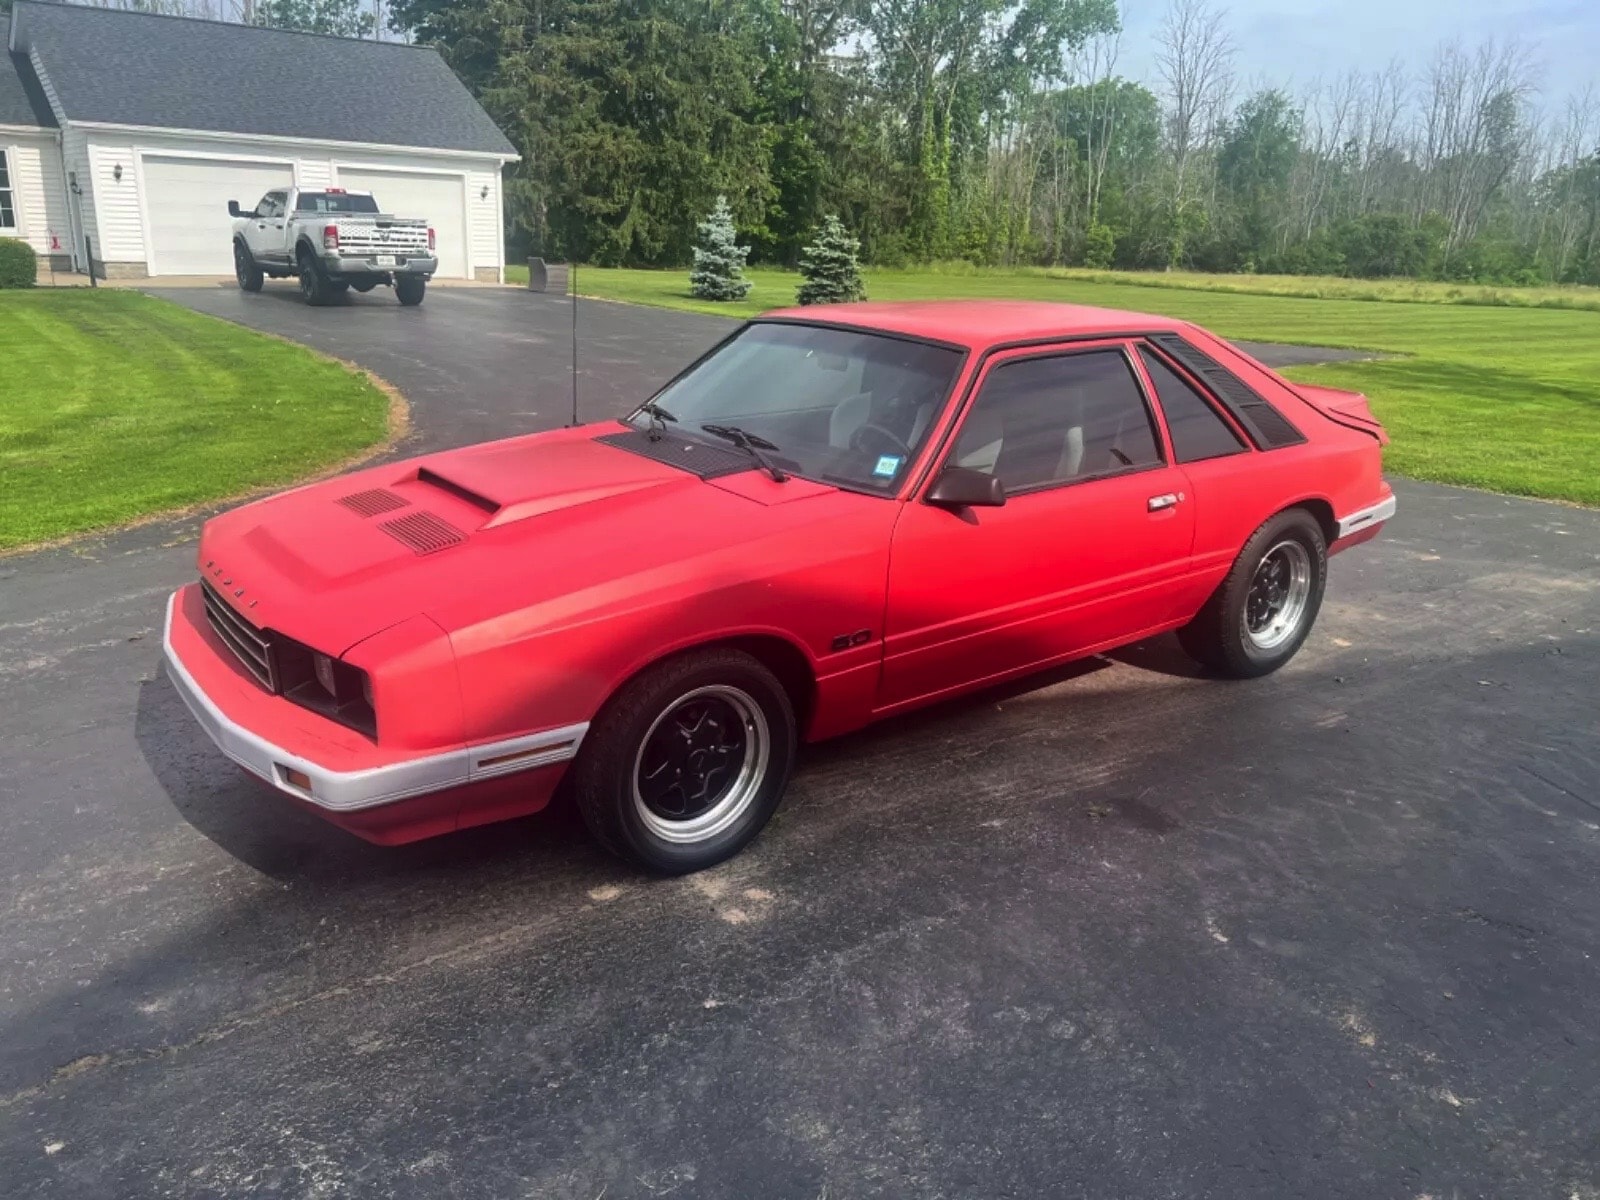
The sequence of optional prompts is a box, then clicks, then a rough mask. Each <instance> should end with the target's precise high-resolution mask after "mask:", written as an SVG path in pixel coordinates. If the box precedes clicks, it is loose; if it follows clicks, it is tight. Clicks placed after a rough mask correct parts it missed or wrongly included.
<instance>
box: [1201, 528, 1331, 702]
mask: <svg viewBox="0 0 1600 1200" xmlns="http://www.w3.org/2000/svg"><path fill="white" fill-rule="evenodd" d="M1327 578H1328V546H1327V542H1326V540H1325V539H1324V537H1323V535H1322V527H1321V526H1320V525H1318V524H1317V521H1316V518H1315V517H1313V516H1312V515H1311V514H1310V513H1308V512H1306V511H1305V509H1303V508H1291V509H1289V510H1288V511H1287V512H1281V513H1279V514H1278V515H1277V516H1275V517H1273V518H1272V519H1271V520H1269V521H1267V522H1266V524H1264V525H1262V526H1261V528H1260V529H1257V530H1256V531H1255V533H1253V534H1251V535H1250V540H1249V541H1248V542H1246V543H1245V545H1244V549H1243V550H1241V551H1240V552H1239V557H1238V558H1237V559H1235V560H1234V564H1233V568H1232V569H1231V570H1230V571H1229V572H1228V577H1227V578H1226V579H1224V580H1223V581H1222V584H1221V586H1220V587H1218V588H1217V590H1216V591H1215V592H1214V593H1212V596H1211V599H1209V600H1207V601H1206V604H1205V607H1204V608H1202V609H1201V610H1200V613H1199V615H1198V616H1196V617H1195V619H1194V620H1193V621H1191V622H1189V624H1187V625H1185V626H1184V627H1183V628H1182V629H1180V630H1178V640H1179V641H1180V642H1181V643H1182V644H1183V648H1184V649H1185V650H1186V651H1188V652H1189V654H1190V655H1191V656H1192V657H1193V658H1194V659H1195V660H1196V661H1197V662H1200V663H1202V664H1203V665H1205V666H1208V667H1211V668H1212V669H1213V670H1216V671H1219V672H1221V673H1222V674H1224V675H1231V676H1233V677H1234V678H1236V679H1254V678H1256V677H1257V676H1261V675H1268V674H1271V673H1272V672H1273V671H1276V670H1277V669H1278V668H1279V667H1281V666H1283V664H1284V663H1286V662H1288V661H1289V660H1290V659H1291V658H1293V657H1294V656H1295V652H1296V651H1297V650H1299V649H1300V646H1301V644H1302V643H1303V642H1304V641H1305V640H1306V635H1307V634H1309V633H1310V632H1311V626H1312V624H1313V623H1314V622H1315V621H1316V619H1317V611H1318V610H1319V609H1320V608H1321V607H1322V592H1323V589H1324V587H1325V586H1326V584H1327Z"/></svg>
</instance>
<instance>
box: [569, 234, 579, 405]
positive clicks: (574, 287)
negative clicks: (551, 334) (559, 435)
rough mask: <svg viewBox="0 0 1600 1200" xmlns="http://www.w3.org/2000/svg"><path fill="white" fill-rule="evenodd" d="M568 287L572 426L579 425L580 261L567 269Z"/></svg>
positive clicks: (575, 261)
mask: <svg viewBox="0 0 1600 1200" xmlns="http://www.w3.org/2000/svg"><path fill="white" fill-rule="evenodd" d="M567 287H568V288H569V289H571V292H572V424H573V425H576V424H577V423H578V260H577V259H576V258H574V259H573V260H572V262H571V264H570V265H569V266H568V267H567Z"/></svg>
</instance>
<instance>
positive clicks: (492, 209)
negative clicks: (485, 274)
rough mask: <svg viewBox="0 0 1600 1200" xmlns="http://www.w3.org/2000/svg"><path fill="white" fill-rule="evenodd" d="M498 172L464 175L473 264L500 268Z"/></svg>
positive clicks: (500, 238) (500, 229)
mask: <svg viewBox="0 0 1600 1200" xmlns="http://www.w3.org/2000/svg"><path fill="white" fill-rule="evenodd" d="M502 211H503V210H502V209H501V207H500V172H499V171H498V170H495V171H474V172H472V174H470V175H468V176H467V229H468V236H469V239H470V241H469V245H470V250H469V254H470V256H471V260H472V264H471V265H472V266H473V267H494V268H495V269H496V270H497V271H498V270H499V269H500V247H501V245H502V242H503V238H502V236H501V231H502V226H501V217H500V214H501V212H502Z"/></svg>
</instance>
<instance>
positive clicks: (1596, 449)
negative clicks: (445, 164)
mask: <svg viewBox="0 0 1600 1200" xmlns="http://www.w3.org/2000/svg"><path fill="white" fill-rule="evenodd" d="M748 276H749V277H750V278H751V279H752V280H753V281H754V283H755V287H754V288H753V289H752V291H751V293H750V296H749V298H748V300H746V301H745V302H743V303H740V304H713V303H707V302H704V301H698V300H695V299H693V298H692V297H690V296H689V295H688V273H687V272H686V271H670V272H669V271H624V270H605V269H600V268H595V267H584V268H582V270H581V271H580V273H579V279H578V283H579V287H580V290H581V291H582V293H583V294H584V295H586V296H597V297H603V298H606V299H611V300H625V301H631V302H634V303H640V304H657V305H665V306H667V307H671V308H683V309H690V310H693V311H697V312H709V313H717V314H719V315H723V316H730V317H736V316H746V315H751V314H754V313H758V312H761V311H763V310H765V309H769V308H777V307H781V306H784V305H789V304H792V303H793V302H794V290H795V286H796V283H797V281H798V277H797V276H795V275H793V274H790V273H787V272H783V271H769V270H752V271H750V272H748ZM1165 280H1166V277H1164V276H1158V275H1135V276H1118V275H1115V274H1110V273H1094V272H1072V271H1052V272H1046V271H1038V270H1032V271H1029V270H1024V271H980V270H964V269H955V270H945V271H941V270H926V271H872V272H869V273H868V275H867V291H868V294H869V295H870V296H871V297H872V298H873V299H874V300H912V299H939V298H948V297H1010V298H1018V299H1023V298H1026V299H1038V300H1061V301H1068V302H1072V303H1077V304H1095V305H1100V306H1102V307H1106V308H1122V309H1132V310H1134V311H1143V312H1155V313H1162V314H1165V315H1169V316H1175V317H1181V318H1184V319H1186V320H1192V321H1195V322H1198V323H1199V324H1201V325H1204V326H1206V327H1207V328H1208V329H1211V330H1213V331H1215V332H1216V333H1219V334H1222V335H1223V336H1225V337H1231V338H1239V339H1244V340H1255V341H1264V342H1299V343H1306V344H1309V345H1317V346H1343V347H1356V348H1361V349H1369V350H1373V351H1378V352H1384V353H1387V354H1392V355H1396V356H1398V357H1395V358H1391V359H1386V360H1380V361H1374V362H1358V363H1342V364H1330V365H1327V366H1318V367H1297V368H1294V369H1292V370H1289V371H1286V372H1285V374H1287V375H1289V376H1290V377H1291V378H1293V379H1299V380H1303V381H1305V382H1308V383H1323V384H1327V385H1329V386H1331V387H1340V388H1349V389H1351V390H1353V391H1361V392H1365V393H1366V394H1367V396H1368V397H1369V398H1370V399H1371V401H1372V406H1373V409H1374V410H1375V411H1376V412H1377V414H1378V416H1379V417H1380V419H1382V421H1383V422H1384V424H1385V425H1387V426H1388V429H1389V432H1390V434H1391V436H1392V437H1393V438H1394V444H1393V445H1391V446H1390V447H1389V448H1388V450H1387V452H1386V457H1385V462H1386V463H1387V465H1388V467H1389V469H1390V470H1392V471H1394V472H1395V473H1397V474H1400V475H1409V476H1411V477H1413V478H1416V479H1429V480H1434V481H1436V482H1439V483H1455V484H1463V485H1466V486H1469V487H1480V488H1488V489H1490V490H1492V491H1498V492H1509V493H1513V494H1516V495H1524V496H1540V497H1544V498H1547V499H1553V500H1570V501H1576V502H1579V503H1583V504H1593V505H1600V312H1597V311H1590V310H1589V309H1588V308H1587V307H1586V306H1587V305H1589V304H1590V303H1594V304H1596V305H1600V293H1597V290H1596V289H1579V288H1574V289H1565V288H1545V289H1529V292H1530V295H1528V296H1526V297H1522V298H1521V299H1520V300H1515V301H1507V300H1505V299H1504V298H1502V299H1501V300H1499V301H1496V300H1494V299H1492V298H1489V297H1487V296H1485V295H1479V296H1478V297H1477V298H1476V299H1473V300H1470V301H1469V300H1464V299H1463V298H1462V296H1460V295H1458V296H1453V297H1452V296H1450V295H1448V293H1449V292H1450V291H1451V290H1452V288H1451V286H1450V285H1432V284H1416V283H1412V282H1409V281H1407V282H1401V283H1394V284H1373V283H1370V282H1367V281H1361V280H1338V281H1318V280H1288V281H1286V280H1285V279H1283V278H1274V277H1254V276H1199V275H1180V276H1178V277H1177V278H1176V279H1174V280H1171V281H1168V282H1163V281H1165ZM1335 282H1336V283H1338V284H1342V285H1352V286H1356V287H1364V288H1367V289H1369V290H1371V292H1372V294H1373V295H1375V296H1378V295H1384V289H1385V288H1388V289H1391V291H1390V293H1389V294H1388V295H1387V296H1385V298H1384V299H1347V298H1313V296H1314V295H1315V294H1316V289H1317V288H1318V287H1319V286H1321V285H1322V284H1325V283H1327V284H1331V283H1335ZM1252 286H1254V287H1255V288H1257V289H1259V290H1258V291H1247V290H1244V289H1246V288H1249V287H1252ZM1297 289H1298V290H1297ZM1454 290H1457V291H1461V290H1462V289H1454ZM1478 291H1479V292H1480V293H1488V292H1494V291H1499V292H1514V291H1515V289H1478ZM1463 294H1465V293H1463ZM1540 296H1543V297H1544V299H1545V300H1546V301H1549V302H1550V303H1546V304H1544V305H1542V306H1539V305H1537V304H1536V301H1537V300H1538V298H1539V297H1540ZM1557 301H1559V302H1560V303H1559V304H1557V303H1556V302H1557Z"/></svg>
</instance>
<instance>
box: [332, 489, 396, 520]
mask: <svg viewBox="0 0 1600 1200" xmlns="http://www.w3.org/2000/svg"><path fill="white" fill-rule="evenodd" d="M337 503H339V504H342V505H344V506H345V507H346V508H348V509H349V510H350V511H351V512H353V513H355V514H356V515H357V516H359V517H376V516H381V515H382V514H383V513H386V512H393V511H394V510H395V509H397V508H408V507H410V505H411V501H409V500H407V499H406V498H405V497H404V496H397V495H395V494H394V493H393V492H391V491H389V490H388V489H387V488H368V489H367V490H366V491H364V492H351V493H350V494H349V495H348V496H340V497H339V499H338V501H337Z"/></svg>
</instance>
